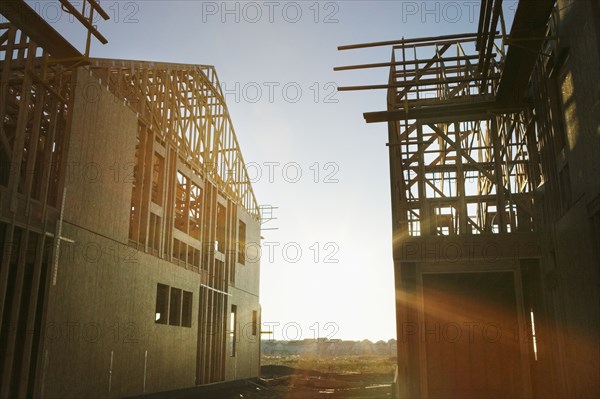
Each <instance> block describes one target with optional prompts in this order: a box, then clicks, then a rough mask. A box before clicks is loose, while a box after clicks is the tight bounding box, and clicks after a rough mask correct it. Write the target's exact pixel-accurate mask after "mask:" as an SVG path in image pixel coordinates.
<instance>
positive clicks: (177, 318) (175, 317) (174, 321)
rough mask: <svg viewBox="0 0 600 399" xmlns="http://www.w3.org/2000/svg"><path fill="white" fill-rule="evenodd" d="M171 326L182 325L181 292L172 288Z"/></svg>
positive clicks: (170, 305) (170, 303)
mask: <svg viewBox="0 0 600 399" xmlns="http://www.w3.org/2000/svg"><path fill="white" fill-rule="evenodd" d="M169 324H170V325H172V326H179V325H181V290H180V289H179V288H173V287H171V298H170V301H169Z"/></svg>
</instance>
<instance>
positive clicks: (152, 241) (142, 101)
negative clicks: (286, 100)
mask: <svg viewBox="0 0 600 399" xmlns="http://www.w3.org/2000/svg"><path fill="white" fill-rule="evenodd" d="M60 3H61V5H62V8H63V10H64V11H66V12H68V13H70V14H72V15H73V16H74V17H75V18H76V19H77V20H78V21H79V22H80V23H81V24H82V25H83V26H84V27H85V28H86V30H87V45H86V50H85V52H84V53H83V54H82V53H81V52H79V51H78V50H77V49H75V48H74V47H73V46H72V45H71V44H70V43H69V42H68V41H66V40H65V39H64V38H63V37H62V36H61V35H60V34H59V33H57V32H56V31H55V30H54V28H52V27H51V26H50V25H49V24H48V23H47V22H45V21H44V19H42V18H41V17H40V16H39V15H38V14H37V13H36V12H35V11H34V10H33V9H32V8H30V7H29V6H28V5H27V4H26V3H25V2H24V1H21V0H4V1H2V2H0V12H1V13H2V15H3V16H4V17H5V18H6V19H7V20H8V22H7V23H3V24H2V25H0V79H1V80H0V84H1V86H0V87H1V93H0V149H1V150H0V162H1V164H0V167H1V168H0V248H2V256H1V259H0V260H1V267H0V326H1V332H0V354H1V355H0V371H1V372H0V379H1V381H0V397H2V398H8V397H10V398H13V397H15V398H16V397H18V398H25V397H52V398H56V397H64V398H84V397H90V398H91V397H123V396H132V395H141V394H144V393H150V392H161V391H167V390H175V389H180V388H188V387H194V386H196V385H202V384H208V383H214V382H221V381H232V380H237V379H243V378H250V377H257V376H258V374H259V355H260V354H259V347H260V344H259V342H260V331H259V326H260V306H259V300H258V289H259V257H258V255H257V254H258V245H259V244H260V218H259V208H258V206H257V203H256V199H255V197H254V194H253V191H252V187H251V186H250V182H249V179H248V176H247V171H246V167H245V164H244V160H243V158H242V155H241V152H240V148H239V145H238V142H237V139H236V135H235V132H234V129H233V126H232V123H231V120H230V117H229V114H228V112H227V107H226V104H225V102H224V98H223V94H222V92H221V89H220V84H219V81H218V78H217V75H216V72H215V69H214V68H213V67H212V66H207V65H182V64H165V63H155V62H141V61H130V60H107V59H92V58H90V57H89V47H90V42H91V41H92V40H99V41H100V42H102V43H106V39H105V38H104V37H103V36H102V34H101V33H100V32H99V31H98V30H97V29H96V28H95V27H94V26H93V25H92V20H93V18H94V16H95V15H100V16H101V17H103V18H105V19H106V18H108V15H107V14H106V13H105V11H104V10H103V9H102V8H101V7H100V5H99V4H98V2H97V1H94V0H87V1H84V2H83V8H82V9H81V5H82V3H81V2H79V3H77V2H69V1H67V0H61V1H60ZM76 6H77V7H79V8H76ZM247 249H248V250H247Z"/></svg>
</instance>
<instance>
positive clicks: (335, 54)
mask: <svg viewBox="0 0 600 399" xmlns="http://www.w3.org/2000/svg"><path fill="white" fill-rule="evenodd" d="M28 3H30V4H31V5H32V6H34V7H37V9H38V10H39V11H40V13H42V14H43V15H44V16H45V17H46V19H47V20H49V21H50V22H51V23H52V24H53V26H55V28H57V29H58V30H59V31H60V32H61V33H62V34H64V35H65V36H67V37H68V38H69V39H70V40H71V41H72V42H73V44H75V45H76V46H77V47H78V48H79V49H82V48H83V40H82V34H81V31H80V30H79V29H78V24H76V23H72V22H70V21H69V16H68V15H66V14H60V13H58V14H57V10H58V9H57V8H56V7H53V6H49V5H48V4H50V3H54V4H56V3H57V2H52V1H38V2H35V1H29V2H28ZM101 4H102V5H103V7H104V8H105V10H106V11H107V12H108V13H109V14H110V15H111V18H112V19H111V20H109V21H99V22H98V29H99V30H100V31H101V32H102V33H103V34H104V35H105V36H106V37H107V39H108V40H109V43H108V44H107V45H105V46H102V45H101V44H99V43H98V42H94V44H93V47H92V52H91V55H92V56H93V57H103V58H124V59H139V60H151V61H165V62H180V63H190V64H209V65H214V66H215V67H216V69H217V73H218V75H219V78H220V80H221V82H222V84H224V86H225V87H224V89H226V90H227V93H226V101H227V104H228V108H229V112H230V114H231V117H232V120H233V124H234V126H235V129H236V132H237V136H238V140H239V142H240V145H241V148H242V152H243V155H244V158H245V160H246V162H247V163H248V164H250V165H251V167H250V173H251V176H253V177H254V180H256V182H255V183H254V191H255V193H256V196H257V199H258V201H259V203H261V204H263V205H272V206H275V207H277V209H276V210H275V211H274V216H275V217H277V220H273V221H271V222H269V223H267V224H265V225H264V227H265V228H276V230H265V231H264V232H263V236H264V240H263V245H265V247H264V248H263V256H262V259H261V303H262V308H263V322H266V323H279V325H278V326H276V327H275V338H279V339H281V338H289V339H300V338H312V337H314V336H315V334H316V332H317V331H318V335H320V336H329V337H331V338H342V339H365V338H366V339H370V340H373V341H375V340H380V339H383V340H388V339H390V338H393V337H395V322H394V317H395V316H394V283H393V263H392V256H391V254H392V251H391V210H390V195H389V170H388V155H387V147H386V146H385V143H386V141H387V126H386V125H385V124H374V125H367V124H366V123H365V122H364V120H363V117H362V113H363V112H365V111H378V110H383V109H385V92H384V91H371V92H350V93H347V92H344V93H337V92H335V91H334V86H337V85H339V86H344V85H353V84H371V83H373V84H381V83H385V82H386V81H387V74H388V71H387V70H385V69H380V70H372V71H366V72H365V71H363V72H357V71H353V72H335V73H334V72H333V67H334V66H340V65H347V64H359V63H371V62H386V61H388V60H389V56H390V51H391V50H390V49H389V48H374V49H365V50H354V51H346V52H339V51H337V50H336V47H337V46H338V45H342V44H352V43H361V42H369V41H381V40H393V39H400V38H402V37H407V38H408V37H421V36H437V35H443V34H451V33H464V32H475V31H476V30H477V19H478V16H479V1H475V0H464V1H463V0H460V1H334V2H327V1H321V2H316V1H297V2H285V1H284V2H280V1H272V2H268V1H267V2H263V1H258V2H226V3H225V2H221V1H217V2H210V1H208V2H207V1H204V2H203V1H194V0H190V1H151V0H144V1H112V0H102V1H101ZM515 5H516V2H515V1H510V2H506V4H505V12H506V14H507V18H509V19H510V18H511V16H512V14H514V9H515ZM277 163H278V164H277ZM269 165H271V166H269ZM270 168H271V169H270ZM270 171H272V172H273V173H272V176H271V177H272V178H271V179H270V178H269V177H270V176H269V172H270ZM317 171H318V173H317ZM298 172H300V173H301V176H299V175H298ZM269 247H271V248H272V253H273V256H272V257H270V256H269ZM284 247H285V249H286V250H285V251H284ZM298 248H300V250H301V251H302V253H301V254H298V253H297V250H298ZM317 248H318V249H317ZM294 323H296V324H294ZM315 323H318V325H317V324H315ZM327 323H329V324H327ZM286 325H287V326H288V327H287V329H285V328H284V327H285V326H286ZM298 327H299V329H300V331H299V330H298ZM265 328H266V327H265Z"/></svg>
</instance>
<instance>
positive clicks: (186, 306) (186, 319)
mask: <svg viewBox="0 0 600 399" xmlns="http://www.w3.org/2000/svg"><path fill="white" fill-rule="evenodd" d="M181 326H182V327H191V326H192V293H191V292H189V291H183V304H182V309H181Z"/></svg>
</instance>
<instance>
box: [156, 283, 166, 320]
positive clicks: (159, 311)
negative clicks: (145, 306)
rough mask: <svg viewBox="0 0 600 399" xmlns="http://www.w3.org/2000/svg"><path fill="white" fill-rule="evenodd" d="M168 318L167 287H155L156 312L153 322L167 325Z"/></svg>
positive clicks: (162, 285)
mask: <svg viewBox="0 0 600 399" xmlns="http://www.w3.org/2000/svg"><path fill="white" fill-rule="evenodd" d="M168 317H169V286H168V285H164V284H157V285H156V311H155V319H154V321H155V322H156V323H157V324H167V319H168Z"/></svg>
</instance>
